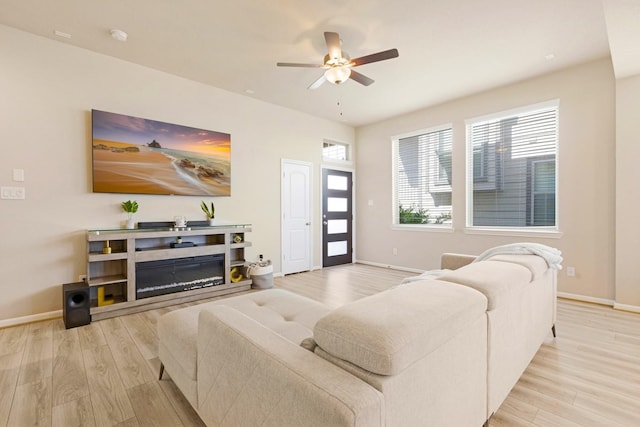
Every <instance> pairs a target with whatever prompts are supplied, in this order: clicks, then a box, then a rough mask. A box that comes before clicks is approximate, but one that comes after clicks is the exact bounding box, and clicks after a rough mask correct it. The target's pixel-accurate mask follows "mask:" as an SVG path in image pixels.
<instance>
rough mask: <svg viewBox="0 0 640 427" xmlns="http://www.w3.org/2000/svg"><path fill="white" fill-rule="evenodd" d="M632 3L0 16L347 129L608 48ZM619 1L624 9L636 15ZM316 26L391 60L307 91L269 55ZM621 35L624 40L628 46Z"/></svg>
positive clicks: (293, 58) (402, 2)
mask: <svg viewBox="0 0 640 427" xmlns="http://www.w3.org/2000/svg"><path fill="white" fill-rule="evenodd" d="M603 1H604V3H605V6H606V7H607V10H610V11H613V12H611V13H607V25H605V13H604V11H603ZM637 3H638V0H396V1H389V0H320V1H318V0H316V1H309V0H275V1H264V0H231V1H221V0H218V1H214V0H181V1H171V0H132V1H125V0H53V1H50V0H0V24H5V25H8V26H11V27H15V28H18V29H21V30H24V31H27V32H31V33H34V34H38V35H41V36H44V37H47V38H51V39H53V40H57V41H59V42H61V43H67V44H71V45H74V46H78V47H82V48H85V49H88V50H91V51H94V52H99V53H102V54H105V55H109V56H113V57H116V58H120V59H123V60H126V61H130V62H133V63H137V64H141V65H144V66H147V67H150V68H154V69H157V70H162V71H165V72H167V73H171V74H175V75H178V76H182V77H185V78H188V79H191V80H195V81H199V82H202V83H205V84H208V85H211V86H215V87H218V88H222V89H225V90H228V91H231V92H235V93H238V94H241V95H244V96H250V97H253V98H256V99H260V100H263V101H266V102H269V103H272V104H277V105H281V106H284V107H288V108H292V109H296V110H299V111H303V112H306V113H309V114H312V115H315V116H320V117H325V118H328V119H330V120H335V121H344V122H345V123H347V124H349V125H352V126H359V125H363V124H368V123H372V122H375V121H377V120H380V119H383V118H388V117H392V116H395V115H399V114H403V113H406V112H410V111H414V110H417V109H420V108H423V107H427V106H430V105H434V104H438V103H441V102H444V101H447V100H450V99H454V98H458V97H461V96H465V95H469V94H472V93H477V92H480V91H484V90H487V89H491V88H494V87H497V86H501V85H504V84H508V83H512V82H516V81H520V80H523V79H527V78H529V77H532V76H535V75H539V74H543V73H547V72H550V71H554V70H557V69H561V68H565V67H567V66H571V65H574V64H579V63H582V62H586V61H590V60H594V59H598V58H603V57H607V56H609V55H610V50H609V43H610V42H611V39H610V38H609V35H608V33H607V30H608V29H609V32H611V33H614V34H616V36H617V38H618V39H625V37H627V36H628V32H627V31H622V30H620V31H617V32H616V31H612V29H614V28H616V26H617V25H618V23H621V24H624V25H626V26H627V27H629V26H632V27H634V28H637V27H640V26H637V25H635V23H637V22H638V21H637V17H639V16H640V12H638V11H640V9H636V4H637ZM620 11H623V12H624V13H620ZM629 11H632V12H633V11H635V13H637V15H636V20H635V21H634V20H633V18H630V16H629V13H628V12H629ZM614 12H615V13H614ZM629 21H631V22H629ZM607 26H608V28H607ZM113 28H117V29H121V30H124V31H126V32H127V33H128V34H129V40H128V41H127V42H126V43H121V42H117V41H115V40H114V39H112V38H111V37H110V30H111V29H113ZM55 30H57V31H61V32H63V33H68V34H70V35H71V38H70V39H67V38H64V37H59V36H57V35H55V34H54V31H55ZM325 31H336V32H338V33H340V36H341V38H342V42H343V50H344V51H346V52H348V53H349V54H350V56H351V57H352V58H355V57H358V56H362V55H366V54H370V53H375V52H378V51H381V50H386V49H390V48H397V49H398V51H399V52H400V57H399V58H396V59H391V60H388V61H383V62H378V63H374V64H367V65H363V66H361V67H358V68H357V71H359V72H361V73H362V74H365V75H367V76H368V77H371V78H372V79H374V80H375V83H374V84H373V85H371V86H369V87H365V86H362V85H360V84H358V83H356V82H354V81H348V82H346V83H344V84H342V85H340V86H334V85H331V84H328V83H325V84H324V85H323V86H321V87H320V88H319V89H317V90H314V91H311V90H308V89H307V86H309V84H311V83H312V82H313V81H315V80H316V79H317V78H318V77H319V76H320V74H321V72H322V70H320V69H314V68H279V67H276V65H275V64H276V62H278V61H282V62H305V63H309V62H310V63H322V59H323V57H324V55H325V54H326V46H325V43H324V37H323V33H324V32H325ZM636 31H637V30H636ZM635 40H638V39H637V38H636V39H635ZM621 46H622V45H621ZM633 46H634V45H633V44H630V45H627V46H626V47H625V49H627V50H628V49H631V50H632V51H633V49H634V47H633ZM635 46H636V47H635V49H637V46H638V44H637V43H635ZM623 50H624V49H623ZM612 51H613V48H612ZM632 53H636V54H637V50H636V51H635V52H632ZM549 55H553V59H548V56H549ZM627 56H632V57H633V58H637V57H639V56H640V55H635V56H634V55H627ZM614 59H615V58H614ZM614 65H616V61H615V60H614ZM633 66H635V65H631V66H630V67H628V68H631V69H633ZM636 70H640V68H637V67H636Z"/></svg>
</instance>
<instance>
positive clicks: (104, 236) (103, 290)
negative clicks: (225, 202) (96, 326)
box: [87, 224, 251, 320]
mask: <svg viewBox="0 0 640 427" xmlns="http://www.w3.org/2000/svg"><path fill="white" fill-rule="evenodd" d="M250 231H251V226H250V225H249V224H234V225H215V226H198V227H189V228H187V227H184V228H173V227H163V228H145V229H134V230H128V229H107V230H98V229H94V230H87V283H88V285H89V288H90V298H91V317H92V319H93V320H100V319H106V318H109V317H114V316H119V315H123V314H130V313H136V312H139V311H143V310H148V309H150V308H157V307H163V306H167V305H172V304H179V303H183V302H188V301H194V300H197V299H201V298H210V297H213V296H219V295H225V294H229V293H232V292H241V291H245V290H248V289H250V288H251V280H247V279H245V278H244V277H242V276H240V275H239V274H238V272H237V270H238V269H241V268H242V266H243V265H244V264H245V254H244V249H245V248H247V247H250V246H251V243H250V242H247V241H246V240H245V233H248V232H250ZM232 271H234V273H235V274H234V275H233V279H232V275H231V272H232Z"/></svg>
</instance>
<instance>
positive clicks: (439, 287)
mask: <svg viewBox="0 0 640 427" xmlns="http://www.w3.org/2000/svg"><path fill="white" fill-rule="evenodd" d="M486 307H487V300H486V298H485V297H484V296H483V295H482V294H481V293H480V292H478V291H476V290H474V289H471V288H469V287H466V286H460V285H455V284H452V283H446V282H442V281H438V280H423V281H416V282H412V283H408V284H405V285H402V286H398V287H395V288H392V289H389V290H387V291H384V292H381V293H379V294H376V295H372V296H369V297H366V298H362V299H360V300H358V301H355V302H353V303H350V304H346V305H344V306H342V307H340V308H338V309H336V310H334V311H332V312H331V313H329V314H328V315H326V316H325V317H323V318H322V319H320V320H319V321H318V323H317V324H316V326H315V328H314V329H313V334H314V339H315V341H316V342H317V344H318V346H319V347H320V348H322V350H324V351H325V352H327V353H329V354H331V355H333V356H335V357H337V358H339V359H342V360H346V361H348V362H351V363H353V364H355V365H357V366H360V367H361V368H363V369H366V370H368V371H370V372H373V373H376V374H380V375H393V374H396V373H398V372H401V371H402V370H404V369H405V368H406V367H407V366H409V365H410V364H412V363H413V362H415V361H416V360H418V359H420V358H422V357H424V356H426V355H427V354H429V353H430V352H431V351H433V350H434V349H436V348H437V347H438V346H440V345H441V344H442V343H444V342H446V341H447V340H449V339H450V338H451V337H452V336H454V335H455V334H456V333H458V332H459V331H461V330H463V329H465V328H466V327H468V325H470V324H471V323H472V322H474V321H476V320H477V319H478V317H479V316H484V313H485V310H486Z"/></svg>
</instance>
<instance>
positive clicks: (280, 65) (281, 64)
mask: <svg viewBox="0 0 640 427" xmlns="http://www.w3.org/2000/svg"><path fill="white" fill-rule="evenodd" d="M276 65H277V66H278V67H305V68H322V67H324V64H299V63H297V62H278V63H276Z"/></svg>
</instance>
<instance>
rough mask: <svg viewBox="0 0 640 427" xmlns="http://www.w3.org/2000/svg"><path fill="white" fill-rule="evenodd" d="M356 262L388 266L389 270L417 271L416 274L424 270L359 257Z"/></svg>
mask: <svg viewBox="0 0 640 427" xmlns="http://www.w3.org/2000/svg"><path fill="white" fill-rule="evenodd" d="M356 263H357V264H365V265H371V266H373V267H382V268H390V269H391V270H400V271H408V272H410V273H418V274H421V273H424V270H420V269H417V268H410V267H403V266H401V265H391V264H381V263H379V262H372V261H363V260H361V259H358V260H356Z"/></svg>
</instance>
